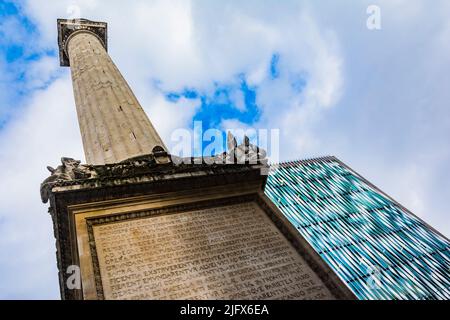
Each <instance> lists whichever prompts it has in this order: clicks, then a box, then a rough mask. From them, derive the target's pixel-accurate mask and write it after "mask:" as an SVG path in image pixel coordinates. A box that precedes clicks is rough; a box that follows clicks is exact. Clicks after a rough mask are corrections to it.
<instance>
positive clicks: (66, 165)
mask: <svg viewBox="0 0 450 320" xmlns="http://www.w3.org/2000/svg"><path fill="white" fill-rule="evenodd" d="M61 163H62V165H61V166H59V167H57V168H56V169H54V168H52V167H47V169H48V171H50V173H51V174H52V175H51V176H50V177H48V178H47V179H45V181H44V182H43V183H42V184H41V198H42V201H43V202H44V203H47V202H48V199H49V196H50V192H51V187H52V186H53V185H54V184H56V183H58V182H61V181H74V180H80V179H90V178H95V177H96V176H97V174H96V171H95V170H94V169H93V167H92V166H87V165H81V161H79V160H75V159H72V158H62V159H61Z"/></svg>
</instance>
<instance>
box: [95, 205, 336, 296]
mask: <svg viewBox="0 0 450 320" xmlns="http://www.w3.org/2000/svg"><path fill="white" fill-rule="evenodd" d="M93 231H94V237H95V244H96V252H97V256H98V264H99V269H100V274H101V282H102V287H103V294H104V298H105V299H231V300H234V299H258V300H260V299H332V298H333V297H332V295H331V293H330V292H329V291H328V289H327V288H326V287H325V286H324V285H323V284H322V282H321V281H320V280H319V279H318V277H317V276H316V275H315V274H314V272H313V271H312V270H311V269H310V268H309V266H308V265H307V264H306V263H305V262H304V261H303V259H302V258H301V257H300V255H299V254H298V252H297V251H296V250H295V249H294V248H293V247H292V245H291V244H290V243H289V242H288V241H287V240H286V238H285V237H284V236H283V235H282V234H281V232H280V231H279V230H278V229H277V228H276V226H275V225H274V224H273V223H272V221H271V220H270V219H269V218H268V217H267V216H266V214H265V213H264V212H263V211H262V210H261V209H260V208H259V206H258V205H257V204H256V203H254V202H247V203H243V204H236V205H230V206H224V207H215V208H208V209H204V210H196V211H190V212H182V213H174V214H167V215H161V216H153V217H147V218H142V219H134V220H126V221H121V222H116V223H110V224H103V225H95V226H94V228H93Z"/></svg>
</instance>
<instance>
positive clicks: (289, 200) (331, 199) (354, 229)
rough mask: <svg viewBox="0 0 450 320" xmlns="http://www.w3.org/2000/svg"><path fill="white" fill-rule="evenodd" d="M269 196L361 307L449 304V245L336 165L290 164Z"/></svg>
mask: <svg viewBox="0 0 450 320" xmlns="http://www.w3.org/2000/svg"><path fill="white" fill-rule="evenodd" d="M265 192H266V195H267V196H268V197H269V198H270V199H271V200H272V201H273V202H274V203H275V204H276V205H277V206H278V208H279V209H280V210H281V211H282V212H283V214H284V215H285V216H286V217H287V218H288V219H289V220H290V221H291V223H292V224H293V225H294V226H295V227H296V229H297V230H298V232H299V233H300V234H301V235H302V236H303V237H304V238H305V239H306V240H307V241H308V242H309V243H310V245H311V246H312V247H313V248H314V249H315V250H316V251H317V253H318V254H319V255H320V256H321V257H322V258H323V259H324V260H325V261H326V262H327V263H328V264H329V265H330V266H331V268H332V269H333V270H334V271H335V272H336V274H337V275H338V276H339V277H340V278H341V279H342V280H343V281H344V282H345V283H347V285H348V287H349V288H350V289H351V290H352V291H353V293H354V294H355V295H356V296H357V297H358V298H359V299H449V298H450V241H449V240H448V239H446V238H445V237H444V236H443V235H441V234H440V233H439V232H437V231H436V230H434V229H433V228H432V227H430V226H429V225H427V224H426V223H425V222H424V221H422V220H421V219H419V218H418V217H416V216H415V215H414V214H412V213H411V212H410V211H408V210H407V209H406V208H404V207H403V206H401V205H400V204H399V203H397V202H396V201H395V200H393V199H392V198H390V197H389V196H387V195H386V194H385V193H383V192H382V191H380V190H379V189H378V188H376V187H375V186H374V185H372V184H371V183H370V182H368V181H367V180H366V179H364V178H363V177H362V176H360V175H359V174H358V173H356V172H355V171H353V170H352V169H351V168H349V167H348V166H346V165H345V164H343V163H342V162H341V161H339V160H338V159H336V158H335V157H326V158H319V159H312V160H306V161H296V162H289V163H283V164H281V165H279V166H277V168H276V169H275V170H273V172H272V173H271V175H270V176H269V179H268V182H267V186H266V189H265Z"/></svg>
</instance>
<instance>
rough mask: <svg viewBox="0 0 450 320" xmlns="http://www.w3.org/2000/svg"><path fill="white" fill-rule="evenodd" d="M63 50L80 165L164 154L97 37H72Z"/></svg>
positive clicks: (152, 128) (148, 121) (84, 35)
mask: <svg viewBox="0 0 450 320" xmlns="http://www.w3.org/2000/svg"><path fill="white" fill-rule="evenodd" d="M66 49H67V54H68V56H69V59H70V68H71V71H72V81H73V90H74V95H75V104H76V108H77V114H78V122H79V125H80V130H81V135H82V139H83V147H84V152H85V155H86V162H87V163H88V164H95V165H103V164H108V163H117V162H121V161H123V160H126V159H129V158H133V157H136V156H140V155H145V154H149V153H151V152H152V150H153V148H154V147H156V146H160V147H162V148H164V149H166V148H165V146H164V143H163V142H162V140H161V138H160V137H159V135H158V133H157V132H156V130H155V129H154V127H153V125H152V124H151V122H150V120H149V119H148V117H147V115H146V114H145V112H144V110H143V109H142V107H141V105H140V104H139V102H138V100H137V99H136V97H135V95H134V94H133V92H132V90H131V88H130V87H129V85H128V84H127V82H126V81H125V79H124V78H123V76H122V75H121V73H120V71H119V70H118V69H117V67H116V65H115V64H114V62H113V61H112V60H111V58H110V57H109V55H108V53H107V52H106V50H105V48H104V47H103V45H102V43H101V42H100V40H99V39H98V38H97V36H96V35H94V34H93V33H91V32H88V31H82V32H77V33H75V34H73V36H72V37H71V39H70V40H69V42H68V44H67V48H66Z"/></svg>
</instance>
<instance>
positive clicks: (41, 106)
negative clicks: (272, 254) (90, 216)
mask: <svg viewBox="0 0 450 320" xmlns="http://www.w3.org/2000/svg"><path fill="white" fill-rule="evenodd" d="M370 4H377V5H379V6H380V8H381V17H382V22H381V24H382V29H381V30H377V31H370V30H368V29H367V27H366V20H367V17H368V16H367V13H366V9H367V7H368V5H370ZM77 15H80V16H82V17H85V18H88V19H92V20H102V21H107V22H108V23H109V52H110V55H111V56H112V58H113V60H114V61H115V62H116V64H117V65H118V67H119V69H120V70H121V71H122V73H123V74H124V76H125V78H126V79H127V80H128V81H129V83H130V85H131V87H132V88H133V89H134V91H135V93H136V95H137V97H138V99H139V100H140V102H141V104H142V105H143V107H144V108H145V110H146V111H147V113H148V115H149V117H150V119H151V121H152V122H153V124H154V125H155V127H156V128H157V130H158V131H159V132H160V133H161V135H162V137H163V139H164V141H165V142H166V144H167V145H168V146H169V147H170V146H171V145H172V141H171V135H172V133H173V132H174V130H176V129H178V128H186V129H189V130H192V129H193V124H194V121H202V122H203V127H204V128H203V129H207V128H218V129H222V130H224V129H233V128H248V127H254V128H266V129H280V138H281V145H280V152H281V159H282V160H292V159H299V158H300V159H301V158H310V157H315V156H323V155H336V156H337V157H339V158H340V159H341V160H343V161H344V162H345V163H347V164H349V165H350V166H351V167H353V168H354V169H355V170H356V171H358V172H359V173H361V174H362V175H363V176H365V177H366V178H368V179H369V180H370V181H371V182H373V183H374V184H375V185H377V186H379V187H380V188H381V189H382V190H384V191H386V192H387V193H388V194H390V195H391V196H393V197H394V198H395V199H397V200H398V201H399V202H400V203H402V204H403V205H405V206H406V207H407V208H409V209H411V210H412V211H413V212H415V213H416V214H417V215H418V216H420V217H421V218H423V219H424V220H425V221H427V222H428V223H430V224H431V225H433V226H435V227H436V228H437V229H438V230H440V231H441V232H442V233H444V234H445V235H446V236H450V223H449V221H450V219H448V209H447V207H446V205H445V199H446V198H448V196H450V173H449V170H448V165H449V163H450V148H449V139H448V137H449V136H450V111H449V109H448V103H449V101H450V90H448V88H449V87H450V42H449V41H448V39H450V20H449V19H448V17H449V15H450V4H449V3H448V1H444V0H443V1H435V2H433V6H430V5H429V4H428V2H427V1H425V0H409V1H406V0H396V1H388V0H383V1H375V2H374V1H365V0H360V1H357V2H356V1H355V2H352V4H349V2H348V1H333V2H331V1H320V2H319V1H300V0H299V1H289V0H286V1H283V4H280V3H278V2H277V1H267V2H265V3H264V5H263V4H261V1H257V0H247V1H227V2H221V1H214V2H213V1H208V2H207V1H188V0H186V1H170V2H169V1H157V0H155V1H144V0H130V1H127V2H124V1H119V0H109V1H104V0H70V1H69V0H61V1H50V0H20V1H19V0H18V1H5V0H0V165H1V166H2V168H4V169H3V170H2V171H1V173H0V179H1V181H2V184H1V185H0V188H1V189H0V194H1V195H2V201H1V202H0V298H10V299H11V298H32V299H33V298H46V299H57V298H58V297H59V293H58V284H57V278H56V274H57V271H56V265H55V264H56V263H55V253H54V251H55V247H54V239H53V231H52V225H51V219H50V216H49V215H48V214H47V213H46V211H47V209H46V207H45V206H44V205H42V204H41V203H40V199H39V191H38V189H39V184H40V182H41V181H42V180H43V179H44V178H45V177H46V176H47V175H48V172H47V171H46V169H45V168H46V166H47V165H52V166H56V165H57V164H58V161H59V159H60V158H61V157H62V156H69V157H74V158H78V159H84V155H83V150H82V146H81V138H80V134H79V129H78V127H77V117H76V112H75V106H74V99H73V93H72V87H71V80H70V70H69V69H68V68H60V67H59V61H58V57H57V43H56V31H57V30H56V19H57V18H64V17H74V16H77ZM131 17H132V18H131Z"/></svg>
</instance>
